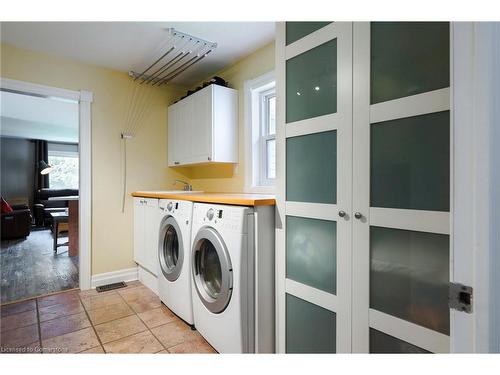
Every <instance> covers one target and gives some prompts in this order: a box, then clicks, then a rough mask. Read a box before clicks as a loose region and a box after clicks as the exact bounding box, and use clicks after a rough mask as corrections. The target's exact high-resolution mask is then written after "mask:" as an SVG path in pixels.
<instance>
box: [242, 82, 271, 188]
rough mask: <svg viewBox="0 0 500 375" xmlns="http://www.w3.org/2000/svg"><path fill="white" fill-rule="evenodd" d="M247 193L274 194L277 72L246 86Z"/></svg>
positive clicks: (247, 83)
mask: <svg viewBox="0 0 500 375" xmlns="http://www.w3.org/2000/svg"><path fill="white" fill-rule="evenodd" d="M245 141H246V145H245V146H246V155H245V160H246V162H245V190H246V191H249V192H258V193H259V192H260V193H271V192H274V185H275V180H276V89H275V78H274V72H271V73H267V74H265V75H263V76H261V77H258V78H255V79H253V80H250V81H246V82H245Z"/></svg>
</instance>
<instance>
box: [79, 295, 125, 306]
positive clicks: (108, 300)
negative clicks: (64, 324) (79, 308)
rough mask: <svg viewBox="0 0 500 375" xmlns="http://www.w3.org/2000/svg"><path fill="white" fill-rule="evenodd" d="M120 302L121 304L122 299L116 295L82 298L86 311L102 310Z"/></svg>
mask: <svg viewBox="0 0 500 375" xmlns="http://www.w3.org/2000/svg"><path fill="white" fill-rule="evenodd" d="M120 302H123V299H122V298H121V297H120V296H119V295H118V294H117V293H109V294H104V295H97V296H91V297H87V298H82V303H83V305H84V306H85V308H86V309H87V310H96V309H102V308H104V307H108V306H111V305H116V304H117V303H120Z"/></svg>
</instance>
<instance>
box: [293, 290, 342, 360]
mask: <svg viewBox="0 0 500 375" xmlns="http://www.w3.org/2000/svg"><path fill="white" fill-rule="evenodd" d="M336 328H337V327H336V314H335V313H334V312H332V311H329V310H326V309H324V308H322V307H319V306H317V305H314V304H312V303H309V302H307V301H304V300H303V299H300V298H297V297H295V296H292V295H291V294H287V295H286V352H287V353H335V352H336V336H337V335H336Z"/></svg>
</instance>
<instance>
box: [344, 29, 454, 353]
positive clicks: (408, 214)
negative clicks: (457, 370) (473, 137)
mask: <svg viewBox="0 0 500 375" xmlns="http://www.w3.org/2000/svg"><path fill="white" fill-rule="evenodd" d="M370 39H371V38H370V23H369V22H356V23H354V27H353V44H354V46H353V59H354V61H353V64H354V65H353V66H354V71H353V96H354V98H355V100H353V140H354V144H353V168H354V170H353V211H354V212H360V213H361V214H362V215H363V217H362V219H361V220H354V221H353V231H352V235H353V239H352V243H353V248H352V251H353V263H352V265H353V268H352V273H353V275H352V277H353V339H352V342H353V346H352V351H353V352H361V353H368V352H369V349H370V348H369V343H370V328H375V329H378V330H379V331H381V332H383V333H386V334H390V335H391V336H393V337H396V338H398V339H400V340H404V341H406V342H408V343H410V344H413V345H416V346H418V347H420V348H422V349H425V350H428V351H432V352H440V353H443V352H449V349H450V339H449V337H448V336H446V335H443V334H441V333H439V332H435V331H432V330H429V329H428V328H425V327H422V326H420V325H417V324H414V323H411V322H407V321H405V320H402V319H400V318H397V317H395V316H392V315H389V314H385V313H383V312H381V311H377V310H375V309H372V308H370V227H371V226H377V227H384V228H396V229H404V230H410V231H421V232H422V231H423V232H429V233H440V234H449V233H450V226H451V223H450V217H451V215H452V212H453V211H452V207H451V203H450V212H441V211H424V210H412V209H394V208H382V207H371V206H370V185H371V181H370V165H371V164H370V163H371V161H370V156H371V154H370V147H371V142H370V133H371V127H372V126H377V125H376V124H377V123H379V122H381V121H391V120H396V119H400V118H407V117H412V116H418V115H424V114H429V113H435V112H440V111H448V110H450V88H443V89H439V90H433V91H429V92H425V93H422V94H417V95H412V96H408V97H404V98H398V99H394V100H389V101H386V102H382V103H376V104H371V102H370V78H371V77H370V74H371V73H370V51H371V46H370ZM450 122H451V121H450ZM451 127H452V124H450V128H451ZM451 134H452V131H450V147H451V143H452V136H451ZM452 160H453V159H452V154H450V171H451V166H452V165H453V164H452ZM450 173H451V172H450ZM450 200H451V195H450ZM449 249H450V280H451V279H452V276H451V274H452V271H451V260H452V259H453V251H452V246H451V245H450V248H449ZM373 324H375V325H376V326H377V327H379V328H377V327H375V326H373ZM450 324H451V323H450ZM387 329H389V330H390V332H391V333H389V332H388V331H387ZM429 331H431V332H432V333H433V334H430V333H429ZM442 336H445V337H446V340H445V339H444V338H443V337H442ZM436 338H437V341H434V339H436Z"/></svg>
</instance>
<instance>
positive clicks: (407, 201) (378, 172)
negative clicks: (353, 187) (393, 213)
mask: <svg viewBox="0 0 500 375" xmlns="http://www.w3.org/2000/svg"><path fill="white" fill-rule="evenodd" d="M370 179H371V187H370V188H371V206H372V207H392V208H406V209H415V210H431V211H449V209H450V114H449V112H448V111H445V112H437V113H431V114H428V115H422V116H416V117H408V118H404V119H398V120H392V121H385V122H379V123H376V124H372V125H371V175H370Z"/></svg>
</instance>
